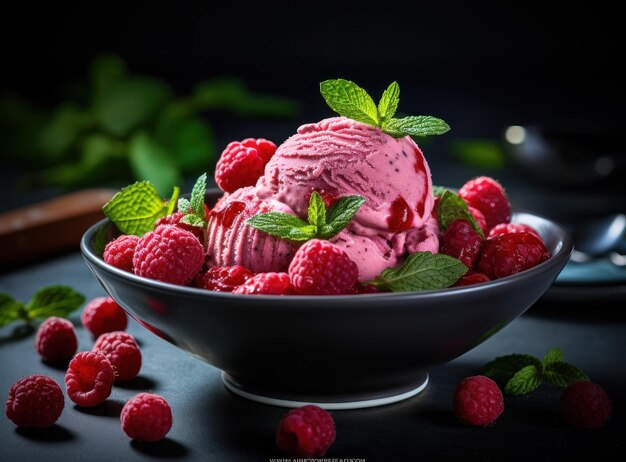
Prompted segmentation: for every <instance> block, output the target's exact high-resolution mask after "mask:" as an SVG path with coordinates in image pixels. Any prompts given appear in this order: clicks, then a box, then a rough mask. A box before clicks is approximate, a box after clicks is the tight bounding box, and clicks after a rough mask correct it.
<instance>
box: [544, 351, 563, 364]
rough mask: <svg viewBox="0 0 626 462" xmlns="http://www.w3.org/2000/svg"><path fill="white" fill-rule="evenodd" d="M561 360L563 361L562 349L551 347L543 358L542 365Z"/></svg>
mask: <svg viewBox="0 0 626 462" xmlns="http://www.w3.org/2000/svg"><path fill="white" fill-rule="evenodd" d="M561 361H563V350H561V349H560V348H552V349H551V350H548V352H547V353H546V355H545V356H544V358H543V364H544V366H546V365H548V364H550V363H558V362H561Z"/></svg>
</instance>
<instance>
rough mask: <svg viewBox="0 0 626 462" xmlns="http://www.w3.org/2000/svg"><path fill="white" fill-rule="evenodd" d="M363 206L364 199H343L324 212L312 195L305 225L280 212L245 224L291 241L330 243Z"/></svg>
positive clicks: (316, 198)
mask: <svg viewBox="0 0 626 462" xmlns="http://www.w3.org/2000/svg"><path fill="white" fill-rule="evenodd" d="M364 203H365V198H364V197H363V196H346V197H342V198H341V199H339V200H337V202H335V203H334V204H333V205H332V206H331V207H330V208H329V209H328V210H327V209H326V206H325V205H324V201H323V200H322V198H321V196H320V195H319V194H318V193H317V192H315V191H314V192H313V193H312V194H311V199H310V200H309V208H308V213H307V215H308V216H307V219H308V220H309V222H308V223H307V222H306V221H304V220H302V219H300V218H298V217H297V216H295V215H291V214H289V213H283V212H269V213H260V214H258V215H255V216H253V217H252V218H249V219H248V221H247V222H246V223H247V224H248V225H249V226H252V227H253V228H256V229H258V230H260V231H263V232H265V233H267V234H271V235H272V236H277V237H280V238H282V239H289V240H292V241H308V240H309V239H314V238H318V239H330V238H331V237H333V236H334V235H336V234H337V233H339V232H340V231H341V230H342V229H344V228H345V227H346V226H347V225H348V223H349V222H350V220H352V218H353V217H354V215H355V214H356V212H357V211H358V210H359V208H361V206H362V205H363V204H364Z"/></svg>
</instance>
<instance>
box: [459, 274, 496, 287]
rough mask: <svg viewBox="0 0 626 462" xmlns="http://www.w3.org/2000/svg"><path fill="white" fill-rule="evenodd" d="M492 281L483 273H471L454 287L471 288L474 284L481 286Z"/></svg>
mask: <svg viewBox="0 0 626 462" xmlns="http://www.w3.org/2000/svg"><path fill="white" fill-rule="evenodd" d="M489 281H491V279H489V278H488V277H487V275H485V274H483V273H471V274H466V275H465V276H463V277H461V278H460V279H459V280H458V281H456V282H455V283H454V285H453V286H452V287H461V286H471V285H474V284H480V283H482V282H489Z"/></svg>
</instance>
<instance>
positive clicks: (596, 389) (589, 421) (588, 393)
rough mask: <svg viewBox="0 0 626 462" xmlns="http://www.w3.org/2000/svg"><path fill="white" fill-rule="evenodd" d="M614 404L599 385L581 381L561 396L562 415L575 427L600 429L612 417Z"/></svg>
mask: <svg viewBox="0 0 626 462" xmlns="http://www.w3.org/2000/svg"><path fill="white" fill-rule="evenodd" d="M612 412H613V404H612V403H611V400H610V399H609V397H608V395H607V394H606V391H604V388H602V387H601V386H600V385H598V384H597V383H593V382H590V381H589V380H580V381H578V382H574V383H572V384H571V385H570V386H568V387H567V388H566V389H565V390H564V391H563V394H562V395H561V414H563V417H564V418H565V420H566V421H567V423H569V424H570V425H571V426H573V427H578V428H599V427H601V426H602V425H604V424H605V423H606V422H607V421H608V420H609V417H611V413H612Z"/></svg>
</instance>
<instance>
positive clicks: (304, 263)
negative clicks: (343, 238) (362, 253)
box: [289, 239, 359, 295]
mask: <svg viewBox="0 0 626 462" xmlns="http://www.w3.org/2000/svg"><path fill="white" fill-rule="evenodd" d="M289 277H290V278H291V283H292V284H293V286H294V287H295V289H296V292H298V293H300V294H306V295H340V294H348V293H350V292H351V291H352V287H353V286H354V285H355V284H356V283H357V281H358V279H359V270H358V268H357V266H356V263H354V262H353V261H352V260H351V259H350V257H348V254H346V252H344V251H343V249H340V248H339V247H337V246H336V245H334V244H331V243H330V242H328V241H323V240H320V239H311V240H310V241H307V242H306V243H304V244H303V245H302V247H300V248H299V249H298V251H297V252H296V254H295V255H294V257H293V260H292V261H291V264H290V265H289Z"/></svg>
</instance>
